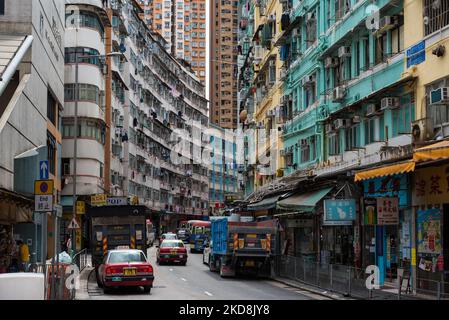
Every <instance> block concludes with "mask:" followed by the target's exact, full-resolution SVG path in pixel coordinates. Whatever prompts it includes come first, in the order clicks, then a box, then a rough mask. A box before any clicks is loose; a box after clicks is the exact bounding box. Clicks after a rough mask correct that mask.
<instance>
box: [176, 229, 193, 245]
mask: <svg viewBox="0 0 449 320" xmlns="http://www.w3.org/2000/svg"><path fill="white" fill-rule="evenodd" d="M176 235H177V237H178V239H179V240H182V241H184V242H187V243H188V242H189V238H190V232H189V230H188V229H185V228H180V229H179V230H178V232H177V234H176Z"/></svg>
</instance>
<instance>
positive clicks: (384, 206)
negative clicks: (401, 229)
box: [377, 197, 399, 225]
mask: <svg viewBox="0 0 449 320" xmlns="http://www.w3.org/2000/svg"><path fill="white" fill-rule="evenodd" d="M398 223H399V198H386V197H385V198H377V224H378V225H396V224H398Z"/></svg>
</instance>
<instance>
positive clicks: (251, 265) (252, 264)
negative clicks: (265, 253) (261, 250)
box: [245, 260, 255, 267]
mask: <svg viewBox="0 0 449 320" xmlns="http://www.w3.org/2000/svg"><path fill="white" fill-rule="evenodd" d="M254 266H255V263H254V261H253V260H248V261H245V267H254Z"/></svg>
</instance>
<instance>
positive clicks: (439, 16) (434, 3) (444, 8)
mask: <svg viewBox="0 0 449 320" xmlns="http://www.w3.org/2000/svg"><path fill="white" fill-rule="evenodd" d="M424 18H425V21H424V25H425V34H426V36H427V35H429V34H432V33H434V32H436V31H438V30H440V29H442V28H443V27H445V26H447V25H449V1H447V0H425V1H424Z"/></svg>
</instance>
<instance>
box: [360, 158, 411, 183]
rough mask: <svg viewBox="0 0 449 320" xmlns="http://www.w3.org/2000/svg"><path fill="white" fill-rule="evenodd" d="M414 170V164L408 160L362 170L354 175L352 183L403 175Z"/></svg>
mask: <svg viewBox="0 0 449 320" xmlns="http://www.w3.org/2000/svg"><path fill="white" fill-rule="evenodd" d="M414 170H415V162H414V161H413V160H409V161H407V162H402V163H395V164H392V165H388V166H383V167H380V168H375V169H370V170H364V171H360V172H357V173H356V174H355V178H354V181H362V180H367V179H374V178H379V177H385V176H391V175H394V174H403V173H407V172H411V171H414Z"/></svg>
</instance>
